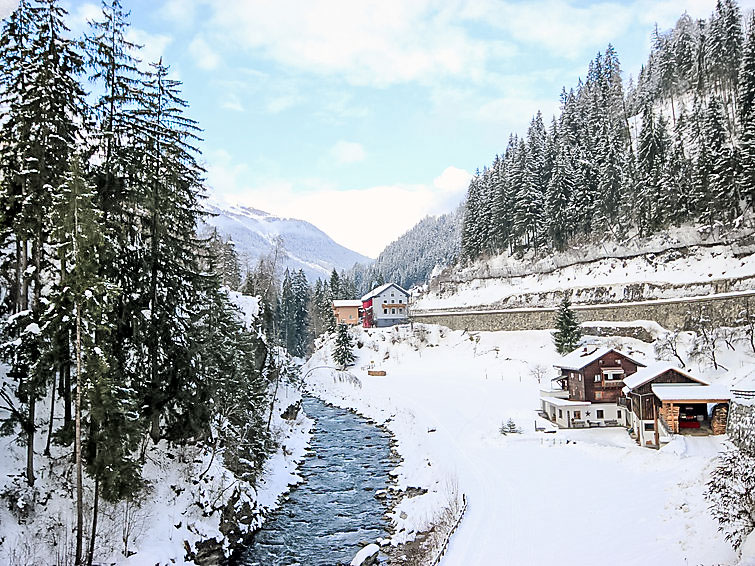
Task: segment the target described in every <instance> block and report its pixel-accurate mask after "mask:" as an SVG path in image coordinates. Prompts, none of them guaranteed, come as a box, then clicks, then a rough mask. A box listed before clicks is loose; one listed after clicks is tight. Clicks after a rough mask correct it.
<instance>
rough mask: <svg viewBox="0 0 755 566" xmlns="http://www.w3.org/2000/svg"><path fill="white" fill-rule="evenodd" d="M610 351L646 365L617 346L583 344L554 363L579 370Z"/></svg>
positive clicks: (564, 367) (560, 366)
mask: <svg viewBox="0 0 755 566" xmlns="http://www.w3.org/2000/svg"><path fill="white" fill-rule="evenodd" d="M609 352H615V353H616V354H621V355H622V356H624V357H625V358H627V359H628V360H630V361H632V362H634V363H635V364H637V365H638V366H644V365H645V364H643V363H642V362H638V361H637V360H634V359H632V358H630V357H629V356H627V355H626V354H625V353H624V352H620V351H619V350H616V349H615V348H607V347H602V348H598V347H597V346H583V347H581V348H577V349H576V350H574V351H573V352H570V353H568V354H566V355H565V356H564V357H563V358H561V361H560V362H559V363H557V364H554V365H555V367H557V368H561V369H568V370H574V371H579V370H581V369H582V368H583V367H585V366H589V365H590V364H591V363H593V362H594V361H596V360H599V359H600V358H602V357H603V356H605V355H606V354H608V353H609Z"/></svg>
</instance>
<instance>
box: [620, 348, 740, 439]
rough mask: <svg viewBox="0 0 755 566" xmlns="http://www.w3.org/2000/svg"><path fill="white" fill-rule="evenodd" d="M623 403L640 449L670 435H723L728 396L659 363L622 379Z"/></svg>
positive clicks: (725, 391)
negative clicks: (690, 433)
mask: <svg viewBox="0 0 755 566" xmlns="http://www.w3.org/2000/svg"><path fill="white" fill-rule="evenodd" d="M624 383H625V386H624V388H623V390H622V393H623V395H624V399H625V400H624V404H625V405H626V406H627V408H628V409H629V410H630V414H631V419H632V422H631V427H632V430H633V431H634V434H635V436H636V438H637V441H638V442H639V443H640V445H641V446H653V447H656V448H658V447H660V445H661V443H664V442H668V441H669V440H670V439H671V435H672V434H679V433H689V432H692V433H694V434H724V433H725V432H726V415H727V412H728V406H729V401H730V400H731V393H730V392H729V391H728V390H727V389H726V388H725V387H722V386H719V385H709V384H708V382H707V381H705V380H703V379H701V378H699V377H695V376H694V375H692V374H690V373H688V372H687V371H685V370H683V369H680V368H678V367H676V366H675V365H674V364H672V363H670V362H660V363H657V364H653V365H651V366H648V367H646V368H643V369H641V370H638V371H637V373H635V374H634V375H632V376H630V377H628V378H626V379H625V380H624Z"/></svg>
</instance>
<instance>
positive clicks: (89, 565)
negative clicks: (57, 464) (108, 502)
mask: <svg viewBox="0 0 755 566" xmlns="http://www.w3.org/2000/svg"><path fill="white" fill-rule="evenodd" d="M99 508H100V478H99V477H97V476H95V478H94V506H93V508H92V535H91V537H90V539H89V556H87V566H92V560H93V559H94V543H95V540H96V539H97V513H98V511H99Z"/></svg>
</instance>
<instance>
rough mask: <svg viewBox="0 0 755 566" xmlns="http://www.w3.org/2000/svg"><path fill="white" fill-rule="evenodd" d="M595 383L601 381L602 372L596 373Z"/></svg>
mask: <svg viewBox="0 0 755 566" xmlns="http://www.w3.org/2000/svg"><path fill="white" fill-rule="evenodd" d="M595 383H600V374H599V373H596V374H595Z"/></svg>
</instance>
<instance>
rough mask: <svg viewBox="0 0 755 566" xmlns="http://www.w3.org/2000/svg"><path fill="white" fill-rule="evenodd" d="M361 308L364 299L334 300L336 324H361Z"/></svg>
mask: <svg viewBox="0 0 755 566" xmlns="http://www.w3.org/2000/svg"><path fill="white" fill-rule="evenodd" d="M361 308H362V301H357V300H353V301H347V300H343V301H333V315H334V316H335V317H336V324H348V325H349V326H354V325H356V324H359V321H360V316H359V311H360V310H361Z"/></svg>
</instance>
